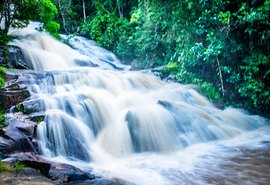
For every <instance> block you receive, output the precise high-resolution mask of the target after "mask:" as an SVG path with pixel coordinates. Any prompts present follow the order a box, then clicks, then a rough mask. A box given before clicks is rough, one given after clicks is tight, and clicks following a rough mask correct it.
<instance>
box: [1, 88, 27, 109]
mask: <svg viewBox="0 0 270 185" xmlns="http://www.w3.org/2000/svg"><path fill="white" fill-rule="evenodd" d="M29 97H30V92H29V91H28V90H27V89H26V88H20V87H19V85H18V84H12V86H10V87H7V88H0V105H2V106H1V107H2V109H3V111H5V112H6V111H7V110H9V109H10V108H11V107H12V106H15V105H17V104H19V103H21V102H23V101H24V100H25V99H27V98H29Z"/></svg>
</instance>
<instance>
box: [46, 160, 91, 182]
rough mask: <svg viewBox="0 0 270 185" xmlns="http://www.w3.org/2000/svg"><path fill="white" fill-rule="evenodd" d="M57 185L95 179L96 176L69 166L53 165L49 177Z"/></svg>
mask: <svg viewBox="0 0 270 185" xmlns="http://www.w3.org/2000/svg"><path fill="white" fill-rule="evenodd" d="M48 177H49V178H50V179H51V180H52V181H54V182H56V183H57V184H62V183H70V182H72V184H74V183H73V181H85V180H91V179H94V178H95V176H94V175H92V174H90V173H88V172H84V171H82V170H80V169H79V168H76V167H74V166H72V165H68V164H52V167H51V169H50V171H49V176H48Z"/></svg>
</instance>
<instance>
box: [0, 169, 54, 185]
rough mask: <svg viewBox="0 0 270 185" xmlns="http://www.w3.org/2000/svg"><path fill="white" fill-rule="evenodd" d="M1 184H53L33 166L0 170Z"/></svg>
mask: <svg viewBox="0 0 270 185" xmlns="http://www.w3.org/2000/svg"><path fill="white" fill-rule="evenodd" d="M0 184H1V185H18V184H21V185H54V184H55V183H53V182H52V181H51V180H50V179H48V178H46V177H45V176H43V175H42V174H40V173H39V171H38V170H36V169H33V168H25V169H21V170H15V171H9V172H1V173H0Z"/></svg>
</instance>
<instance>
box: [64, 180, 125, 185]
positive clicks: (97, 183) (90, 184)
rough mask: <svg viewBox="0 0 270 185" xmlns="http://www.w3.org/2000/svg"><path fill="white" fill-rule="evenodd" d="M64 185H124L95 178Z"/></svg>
mask: <svg viewBox="0 0 270 185" xmlns="http://www.w3.org/2000/svg"><path fill="white" fill-rule="evenodd" d="M65 184H66V185H71V184H74V185H124V184H123V183H120V182H115V181H111V180H108V179H103V178H96V179H93V180H88V181H82V182H78V181H77V182H72V183H65Z"/></svg>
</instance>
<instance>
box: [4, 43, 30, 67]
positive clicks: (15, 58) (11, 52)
mask: <svg viewBox="0 0 270 185" xmlns="http://www.w3.org/2000/svg"><path fill="white" fill-rule="evenodd" d="M0 65H2V66H4V67H8V68H15V69H31V68H32V66H31V64H29V62H28V61H27V59H26V58H25V57H24V54H23V52H22V50H21V48H19V47H18V46H12V45H9V46H1V47H0Z"/></svg>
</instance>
